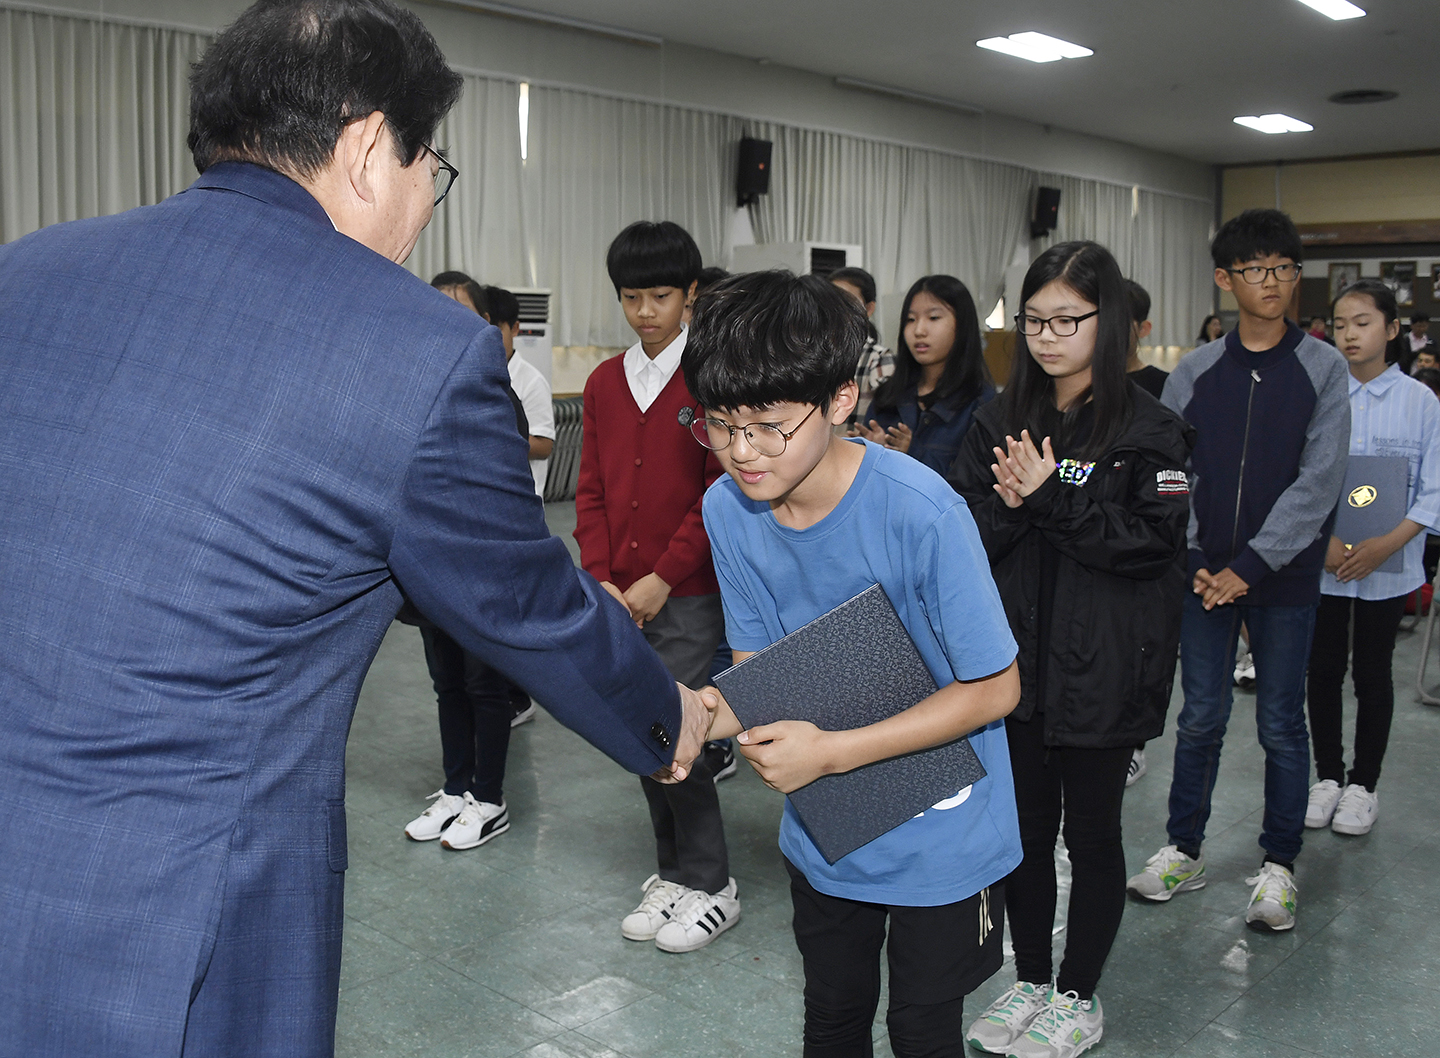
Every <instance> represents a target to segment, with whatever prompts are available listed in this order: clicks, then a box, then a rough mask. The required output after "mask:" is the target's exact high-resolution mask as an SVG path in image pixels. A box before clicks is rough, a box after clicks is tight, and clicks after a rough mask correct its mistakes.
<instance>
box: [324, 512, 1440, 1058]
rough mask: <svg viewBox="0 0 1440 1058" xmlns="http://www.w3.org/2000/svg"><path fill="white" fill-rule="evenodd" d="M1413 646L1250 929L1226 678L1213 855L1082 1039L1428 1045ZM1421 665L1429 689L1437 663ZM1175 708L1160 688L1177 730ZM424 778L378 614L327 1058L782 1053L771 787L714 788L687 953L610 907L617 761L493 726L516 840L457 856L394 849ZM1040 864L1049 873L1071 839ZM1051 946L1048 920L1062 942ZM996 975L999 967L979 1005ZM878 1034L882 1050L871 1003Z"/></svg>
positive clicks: (626, 817) (625, 863) (414, 691)
mask: <svg viewBox="0 0 1440 1058" xmlns="http://www.w3.org/2000/svg"><path fill="white" fill-rule="evenodd" d="M547 519H548V520H549V521H550V524H551V527H552V529H553V530H554V531H555V532H556V533H557V534H560V535H561V536H562V537H564V538H566V539H567V542H569V543H571V544H572V550H573V541H569V540H568V533H569V530H570V528H571V527H572V526H573V511H572V509H570V508H568V507H567V506H566V505H550V507H549V509H548V510H547ZM1422 627H1423V626H1422ZM1420 638H1421V636H1420V633H1419V632H1414V633H1403V632H1402V633H1401V637H1400V644H1399V647H1398V649H1397V651H1396V660H1395V671H1396V683H1397V695H1396V698H1397V705H1396V715H1395V725H1394V730H1393V733H1392V737H1391V746H1390V753H1389V756H1388V758H1387V760H1386V768H1385V777H1384V780H1383V782H1382V784H1381V787H1380V796H1381V817H1380V822H1379V824H1378V825H1377V826H1376V828H1375V830H1374V831H1373V832H1372V833H1371V834H1369V835H1368V836H1366V837H1362V838H1344V837H1339V836H1337V835H1334V834H1331V833H1330V832H1329V831H1328V830H1327V831H1310V832H1307V837H1306V847H1305V852H1304V854H1303V855H1302V857H1301V859H1300V862H1299V868H1298V879H1299V885H1300V905H1299V919H1298V924H1297V926H1296V928H1295V930H1294V931H1293V932H1290V933H1285V934H1277V935H1261V934H1258V933H1253V932H1251V931H1250V930H1248V929H1246V928H1245V926H1244V924H1243V913H1244V910H1245V904H1246V901H1247V899H1248V897H1249V887H1248V886H1246V885H1245V884H1244V878H1245V876H1246V875H1248V874H1250V873H1252V872H1253V870H1254V868H1255V867H1256V866H1257V864H1258V862H1259V858H1260V852H1259V848H1258V846H1257V845H1256V843H1255V840H1256V836H1257V834H1258V831H1259V825H1260V812H1261V782H1262V765H1263V760H1262V756H1261V753H1260V750H1259V748H1258V747H1257V746H1256V744H1255V727H1254V719H1253V717H1254V712H1253V709H1250V708H1247V706H1248V705H1249V703H1250V702H1252V701H1253V699H1252V698H1251V697H1250V696H1249V695H1247V694H1245V693H1243V692H1241V693H1237V697H1236V706H1235V712H1234V717H1233V719H1232V721H1231V730H1230V737H1229V740H1228V744H1227V747H1226V752H1225V756H1224V760H1223V763H1222V770H1221V774H1220V784H1219V787H1218V789H1217V791H1216V796H1215V805H1214V815H1213V817H1212V819H1211V823H1210V837H1209V839H1208V841H1207V843H1206V847H1205V851H1206V856H1207V860H1208V863H1209V869H1208V874H1209V877H1210V884H1209V886H1208V887H1207V888H1205V889H1202V890H1199V891H1197V892H1193V893H1186V894H1183V895H1181V896H1179V897H1177V898H1176V899H1175V900H1173V901H1172V902H1171V903H1169V904H1159V905H1149V904H1139V903H1134V902H1131V903H1130V904H1128V905H1127V907H1126V911H1125V920H1124V922H1123V924H1122V926H1121V930H1120V936H1119V939H1118V940H1117V942H1116V945H1115V948H1114V951H1113V952H1112V953H1111V956H1110V961H1109V963H1108V965H1107V968H1106V973H1105V976H1104V978H1103V979H1102V980H1101V983H1100V989H1099V995H1100V997H1101V999H1102V1001H1103V1002H1104V1005H1105V1011H1106V1033H1105V1039H1104V1042H1103V1043H1102V1044H1101V1045H1100V1046H1099V1047H1098V1048H1097V1049H1096V1051H1095V1052H1093V1053H1096V1054H1100V1055H1108V1056H1112V1058H1121V1056H1129V1055H1136V1056H1139V1055H1143V1056H1146V1058H1159V1056H1169V1055H1176V1056H1185V1058H1221V1056H1232V1055H1233V1056H1240V1055H1244V1056H1274V1058H1302V1056H1307V1055H1327V1056H1338V1055H1345V1056H1355V1058H1369V1056H1375V1058H1379V1056H1389V1055H1406V1056H1434V1055H1440V960H1437V953H1440V915H1437V913H1436V911H1435V909H1434V907H1433V902H1434V895H1435V892H1436V887H1435V879H1436V878H1437V877H1440V840H1437V839H1440V811H1437V807H1436V805H1437V793H1440V783H1437V768H1436V765H1435V759H1436V750H1437V749H1440V709H1435V708H1428V707H1425V706H1422V705H1419V704H1417V703H1415V702H1414V701H1413V700H1412V699H1413V686H1414V674H1415V666H1416V662H1417V659H1418V654H1419V647H1420ZM1434 670H1435V680H1434V682H1437V683H1440V659H1437V660H1436V662H1435V663H1434ZM1178 707H1179V696H1178V691H1177V695H1176V699H1175V701H1174V703H1172V706H1171V720H1172V721H1173V718H1174V716H1175V713H1176V711H1177V710H1178ZM1348 730H1349V728H1348V727H1347V732H1348ZM1173 745H1174V742H1173V736H1172V734H1170V733H1168V732H1167V734H1166V735H1165V736H1164V737H1162V738H1161V739H1159V740H1158V741H1156V742H1154V743H1152V744H1151V747H1150V751H1149V760H1150V773H1149V774H1148V775H1147V776H1145V777H1144V778H1143V779H1141V780H1140V782H1139V783H1137V784H1136V785H1135V786H1134V787H1132V788H1131V789H1130V791H1129V792H1128V794H1127V797H1126V805H1125V844H1126V855H1127V860H1128V864H1129V867H1130V870H1131V871H1132V872H1134V871H1137V870H1139V869H1140V868H1141V866H1143V864H1144V861H1145V858H1146V857H1147V856H1149V855H1150V854H1151V853H1153V852H1154V851H1155V850H1156V849H1157V848H1158V847H1159V846H1160V844H1161V843H1162V842H1163V841H1164V840H1165V838H1164V822H1165V800H1166V795H1167V792H1168V783H1169V778H1170V754H1171V752H1172V750H1173ZM440 781H441V772H440V746H439V736H438V734H437V731H436V723H435V705H434V696H433V694H432V692H431V690H430V686H429V680H428V676H427V673H426V670H425V664H424V659H423V657H422V654H421V646H420V639H419V636H418V635H417V634H416V633H415V631H414V630H413V629H410V628H406V627H404V626H401V625H395V626H393V628H392V629H391V632H390V634H389V635H388V636H387V637H386V640H385V642H384V644H383V646H382V647H381V650H380V654H379V656H378V657H377V658H376V660H375V664H374V665H373V667H372V668H371V670H370V673H369V676H368V678H367V680H366V683H365V688H364V691H363V693H362V694H361V698H360V705H359V708H358V710H357V711H356V715H355V724H354V728H353V730H352V732H351V738H350V746H349V779H348V784H349V790H348V801H347V805H348V811H349V827H350V870H349V876H348V880H347V888H346V921H345V955H344V964H343V968H342V974H341V993H340V1014H339V1024H338V1042H337V1048H336V1050H337V1054H338V1055H340V1056H341V1058H379V1056H386V1058H402V1056H409V1055H417V1056H419V1055H424V1056H427V1058H452V1056H454V1058H460V1056H474V1058H502V1056H508V1055H516V1056H521V1055H523V1056H527V1058H601V1056H604V1058H659V1056H666V1058H689V1056H695V1058H710V1056H733V1058H752V1056H753V1058H777V1056H787V1055H797V1056H798V1055H799V1054H800V1044H799V1039H800V1023H801V998H800V993H801V972H800V965H799V959H798V957H797V956H796V954H795V950H794V944H793V941H792V940H791V937H790V930H789V894H788V892H787V885H786V879H785V873H784V870H783V868H782V865H781V861H780V856H779V852H778V851H777V849H776V846H775V835H776V828H777V825H778V821H779V815H780V807H781V804H780V799H779V797H778V795H775V794H773V793H772V792H771V791H769V790H767V789H765V787H764V786H762V785H761V783H760V782H759V780H758V779H757V778H756V777H755V776H754V774H753V773H752V772H750V771H749V769H748V768H747V767H745V766H744V765H743V764H742V766H741V770H740V774H739V775H737V776H736V777H735V778H734V779H730V780H727V781H726V782H725V783H724V784H723V785H722V787H721V790H722V797H721V801H722V804H723V806H724V811H725V818H726V829H727V834H728V837H729V842H730V853H731V865H732V866H731V870H732V872H733V874H734V875H735V877H736V879H737V880H738V882H739V889H740V894H739V895H740V899H741V903H742V906H743V912H744V913H743V917H742V918H741V920H740V922H739V923H738V924H737V925H736V926H735V928H734V929H732V930H731V931H730V932H728V933H726V934H724V935H723V936H722V937H720V938H719V939H718V940H717V941H716V942H715V943H713V944H712V945H710V946H709V947H708V948H704V949H702V950H700V951H698V952H693V953H691V954H688V955H667V954H664V953H662V952H660V951H658V950H657V949H656V948H655V947H654V946H653V945H649V944H635V943H631V942H628V941H626V940H624V939H622V938H621V936H620V929H619V921H620V918H621V916H622V915H623V914H624V913H625V912H626V911H628V910H629V909H630V908H631V907H632V906H633V905H634V904H635V902H636V901H637V899H638V897H639V885H640V883H641V882H642V881H644V879H645V878H646V876H647V875H649V874H650V872H651V871H652V870H653V869H654V850H653V844H652V842H651V839H650V837H649V821H648V816H647V814H646V811H645V807H644V800H643V798H642V796H641V794H640V790H639V786H638V783H637V781H636V780H635V779H634V778H633V777H632V776H628V775H626V774H624V773H623V772H621V771H620V770H619V769H618V768H616V767H615V766H614V765H613V764H611V763H610V762H609V761H608V760H606V759H605V758H604V757H602V756H601V755H600V754H599V753H598V752H597V751H595V750H593V749H591V748H590V747H589V746H588V745H586V744H585V743H584V742H583V741H581V740H580V739H579V738H578V737H576V736H575V735H573V734H571V733H570V732H569V731H567V730H565V729H564V728H562V727H561V726H560V725H559V724H557V723H555V721H553V720H552V719H551V718H550V717H549V716H548V715H546V714H545V713H544V712H543V711H542V712H541V714H540V716H539V718H538V719H537V720H536V721H535V722H534V723H533V724H529V725H526V726H524V727H521V728H518V729H516V731H515V737H514V738H513V740H512V742H511V750H510V765H509V772H508V776H507V782H506V798H507V800H508V802H509V805H510V814H511V820H512V825H511V829H510V832H509V833H507V834H505V835H503V836H501V837H499V838H497V839H496V840H494V841H493V842H491V843H490V844H488V845H485V846H483V847H482V848H479V849H473V850H470V851H467V852H448V851H446V850H443V849H441V848H440V847H439V845H438V843H433V842H432V843H426V844H417V843H415V842H411V841H408V840H406V838H405V837H404V835H403V834H402V833H401V830H402V828H403V826H404V825H405V823H406V822H407V821H408V820H409V819H411V818H412V817H413V816H414V815H416V814H417V813H418V812H419V811H420V810H421V809H422V808H423V807H424V805H425V800H424V799H425V796H426V795H427V794H429V793H431V792H433V791H434V790H435V789H436V787H438V786H439V785H440ZM1057 859H1058V860H1059V862H1060V863H1061V864H1062V866H1063V863H1064V855H1063V850H1057ZM1062 880H1063V871H1062ZM1064 937H1065V934H1064V929H1063V922H1060V923H1057V935H1056V947H1057V952H1058V950H1059V948H1060V946H1061V945H1063V943H1064ZM1011 973H1012V967H1011V966H1010V965H1009V964H1008V963H1007V965H1006V967H1005V968H1004V969H1002V970H1001V972H1000V973H999V974H997V975H996V976H995V977H994V978H992V979H991V980H990V981H989V982H987V983H986V984H985V985H984V986H983V987H982V988H981V989H979V991H978V992H977V993H976V994H975V995H973V996H972V997H971V999H970V1000H969V1001H968V1004H967V1005H968V1006H969V1007H970V1008H971V1010H973V1011H974V1012H977V1013H978V1011H979V1010H980V1009H981V1008H982V1006H983V1005H984V1004H985V1003H987V1002H988V1001H989V1000H990V999H992V998H993V997H994V996H995V995H996V994H998V993H999V992H1000V991H1001V990H1002V989H1003V988H1004V987H1005V985H1006V984H1007V983H1008V981H1009V980H1010V979H1011V978H1010V974H1011ZM875 1035H876V1041H877V1043H876V1053H877V1055H881V1056H888V1055H889V1054H890V1050H889V1046H888V1044H887V1043H886V1041H885V1033H884V1024H883V1001H882V1013H881V1015H880V1018H879V1019H878V1020H877V1023H876V1030H875Z"/></svg>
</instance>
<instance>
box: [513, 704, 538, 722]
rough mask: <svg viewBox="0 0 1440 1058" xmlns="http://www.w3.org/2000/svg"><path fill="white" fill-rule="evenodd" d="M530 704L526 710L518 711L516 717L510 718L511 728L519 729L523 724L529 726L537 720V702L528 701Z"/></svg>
mask: <svg viewBox="0 0 1440 1058" xmlns="http://www.w3.org/2000/svg"><path fill="white" fill-rule="evenodd" d="M527 701H528V702H529V704H528V705H527V706H525V708H524V709H517V710H516V711H515V715H514V716H512V717H511V718H510V726H511V727H519V726H520V725H521V724H528V723H529V722H530V721H531V720H534V719H535V700H534V699H533V698H531V699H527Z"/></svg>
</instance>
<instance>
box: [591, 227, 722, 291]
mask: <svg viewBox="0 0 1440 1058" xmlns="http://www.w3.org/2000/svg"><path fill="white" fill-rule="evenodd" d="M702 267H703V265H702V264H701V262H700V247H698V246H696V245H695V240H694V239H692V238H690V233H689V232H688V231H686V230H685V229H684V228H682V227H680V225H678V224H676V223H675V222H674V221H673V220H662V221H659V222H658V223H657V222H656V221H652V220H637V221H636V222H635V223H634V224H632V225H630V226H629V227H628V228H626V229H625V230H624V231H622V232H621V233H620V234H619V235H617V236H615V241H614V242H612V243H611V244H610V249H609V250H608V251H607V252H606V254H605V269H606V271H608V272H609V273H610V282H612V283H614V284H615V296H616V297H619V296H620V288H621V287H629V288H630V289H631V290H644V289H645V288H646V287H675V288H676V289H678V290H680V291H682V292H685V291H688V290H689V289H690V284H691V283H694V282H695V281H696V280H698V279H699V278H700V270H701V268H702Z"/></svg>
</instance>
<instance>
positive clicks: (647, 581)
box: [623, 573, 670, 628]
mask: <svg viewBox="0 0 1440 1058" xmlns="http://www.w3.org/2000/svg"><path fill="white" fill-rule="evenodd" d="M668 598H670V585H668V584H666V583H665V582H664V581H663V580H661V579H660V578H659V577H658V576H656V575H655V574H654V573H647V574H645V576H643V577H641V578H640V579H639V580H637V581H636V582H635V583H634V584H632V585H630V590H629V591H627V592H626V593H625V595H624V596H623V599H624V602H625V605H626V606H627V607H628V608H629V610H630V616H631V617H633V618H635V623H636V624H637V625H639V626H640V627H641V628H644V627H645V622H646V621H652V620H654V619H655V615H656V614H658V613H659V612H660V608H661V607H662V606H664V605H665V600H666V599H668Z"/></svg>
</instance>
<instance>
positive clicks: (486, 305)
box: [430, 272, 490, 316]
mask: <svg viewBox="0 0 1440 1058" xmlns="http://www.w3.org/2000/svg"><path fill="white" fill-rule="evenodd" d="M430 285H431V286H432V287H434V288H435V289H436V290H444V289H445V288H446V287H459V288H460V289H462V290H464V291H465V293H466V294H468V295H470V301H471V303H472V304H474V306H475V311H476V312H478V313H480V315H482V316H489V315H490V301H489V299H487V298H486V297H485V288H484V287H482V286H481V285H480V284H479V283H477V282H475V280H473V279H471V278H470V277H469V276H468V275H466V274H465V273H464V272H441V273H440V274H439V275H437V276H436V277H435V278H434V279H432V280H430Z"/></svg>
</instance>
